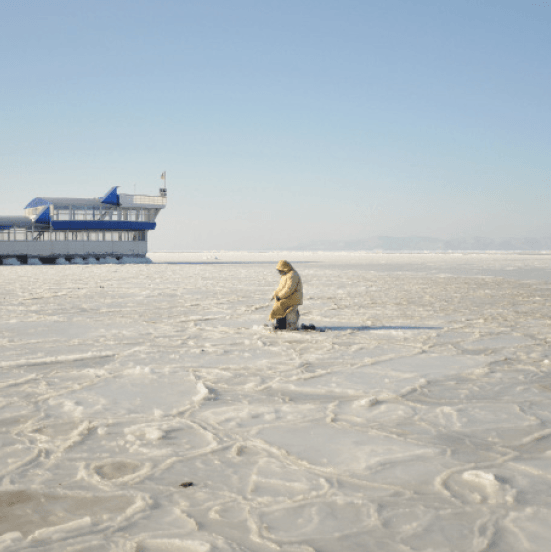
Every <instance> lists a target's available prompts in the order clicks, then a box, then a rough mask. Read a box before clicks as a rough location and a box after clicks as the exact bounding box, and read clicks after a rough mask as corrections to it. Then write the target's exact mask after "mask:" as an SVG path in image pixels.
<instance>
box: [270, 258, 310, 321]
mask: <svg viewBox="0 0 551 552" xmlns="http://www.w3.org/2000/svg"><path fill="white" fill-rule="evenodd" d="M277 271H278V272H279V274H280V275H281V280H280V282H279V286H278V288H277V289H276V290H275V292H274V294H273V296H272V299H275V300H276V304H275V305H274V308H273V309H272V312H271V313H270V320H272V321H273V320H275V329H276V330H285V329H287V330H296V329H298V319H299V316H300V314H299V312H298V306H299V305H302V280H301V278H300V276H299V273H298V272H297V271H296V270H295V269H294V268H293V267H292V265H291V263H288V262H287V261H279V263H278V264H277Z"/></svg>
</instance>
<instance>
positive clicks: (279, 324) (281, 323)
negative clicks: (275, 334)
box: [274, 316, 287, 330]
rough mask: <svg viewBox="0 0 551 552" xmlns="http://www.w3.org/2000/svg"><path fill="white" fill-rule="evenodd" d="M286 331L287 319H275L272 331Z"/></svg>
mask: <svg viewBox="0 0 551 552" xmlns="http://www.w3.org/2000/svg"><path fill="white" fill-rule="evenodd" d="M286 329H287V317H286V316H284V317H283V318H276V321H275V326H274V330H286Z"/></svg>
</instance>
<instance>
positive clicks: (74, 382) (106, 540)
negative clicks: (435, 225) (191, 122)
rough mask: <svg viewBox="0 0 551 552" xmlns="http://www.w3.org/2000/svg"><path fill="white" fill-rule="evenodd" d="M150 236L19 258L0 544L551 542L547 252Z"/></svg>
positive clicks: (4, 321)
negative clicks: (289, 328)
mask: <svg viewBox="0 0 551 552" xmlns="http://www.w3.org/2000/svg"><path fill="white" fill-rule="evenodd" d="M150 257H151V258H152V259H153V261H154V264H150V265H146V264H137V265H133V264H102V265H95V266H91V265H90V266H88V265H78V264H75V265H67V266H4V267H0V275H1V276H0V277H1V282H2V288H1V291H0V296H1V303H0V304H1V313H2V316H1V319H0V344H1V358H0V550H2V551H10V550H33V549H36V550H43V551H52V552H53V551H56V552H57V551H60V550H63V551H72V552H77V551H78V552H104V551H105V552H106V551H115V550H116V551H118V550H121V551H128V552H161V551H168V552H172V551H174V552H176V551H178V552H180V551H185V552H218V551H220V552H226V551H239V550H246V551H274V550H276V551H277V550H281V551H284V552H307V551H316V552H335V551H339V550H342V551H346V552H355V551H358V552H366V551H368V550H370V551H371V550H373V551H377V552H396V551H403V552H406V551H422V552H428V551H435V552H436V551H437V552H446V551H450V552H451V551H453V552H460V551H465V552H473V551H482V550H490V549H492V550H510V551H513V550H527V551H544V550H548V549H549V543H550V542H551V526H550V524H549V519H551V400H550V399H551V372H550V369H551V366H550V362H549V361H550V359H551V341H550V337H549V336H550V335H551V332H550V330H551V325H550V323H549V305H550V304H551V263H550V261H551V255H549V254H533V255H527V254H526V255H520V254H441V255H438V254H374V253H373V254H352V253H346V254H345V253H342V254H329V253H323V254H320V253H224V252H216V253H204V254H200V253H194V254H191V253H190V254H151V255H150ZM283 258H285V259H287V260H288V261H290V262H291V263H293V265H294V266H295V267H296V269H297V270H298V271H299V273H300V274H301V276H302V278H303V282H304V290H305V304H304V305H303V306H302V307H301V309H300V310H301V314H302V318H301V322H303V323H313V324H316V325H317V326H318V327H322V328H325V329H326V331H325V332H324V333H321V332H278V333H274V332H271V331H270V330H269V328H267V327H265V326H264V324H265V323H266V322H267V317H268V314H269V311H270V306H271V305H270V302H269V298H270V296H271V294H272V293H273V290H274V289H275V288H276V287H277V284H278V279H279V277H278V275H277V272H276V271H275V265H276V263H277V261H278V260H279V259H283ZM182 484H184V485H183V486H182Z"/></svg>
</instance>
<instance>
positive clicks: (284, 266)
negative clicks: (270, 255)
mask: <svg viewBox="0 0 551 552" xmlns="http://www.w3.org/2000/svg"><path fill="white" fill-rule="evenodd" d="M276 270H282V271H283V272H286V273H287V272H292V271H293V270H295V269H294V268H293V265H292V264H291V263H288V262H287V261H279V263H277V267H276Z"/></svg>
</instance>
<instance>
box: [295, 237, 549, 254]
mask: <svg viewBox="0 0 551 552" xmlns="http://www.w3.org/2000/svg"><path fill="white" fill-rule="evenodd" d="M293 249H295V250H297V251H377V250H380V251H551V236H550V237H547V238H483V237H474V238H452V239H440V238H428V237H422V236H415V237H408V238H399V237H392V236H376V237H371V238H365V239H362V240H342V241H341V240H338V241H324V240H320V241H313V242H310V243H303V244H299V245H296V246H295V247H294V248H293Z"/></svg>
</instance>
